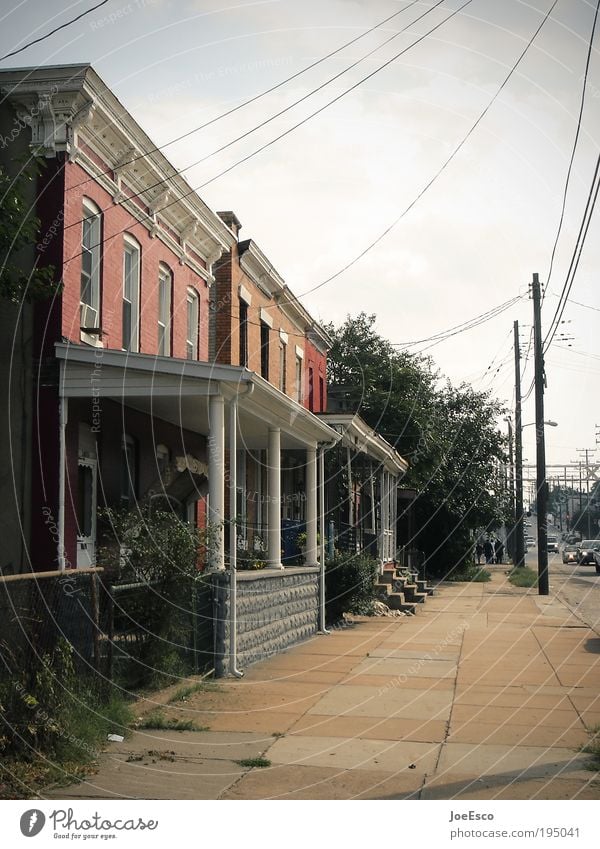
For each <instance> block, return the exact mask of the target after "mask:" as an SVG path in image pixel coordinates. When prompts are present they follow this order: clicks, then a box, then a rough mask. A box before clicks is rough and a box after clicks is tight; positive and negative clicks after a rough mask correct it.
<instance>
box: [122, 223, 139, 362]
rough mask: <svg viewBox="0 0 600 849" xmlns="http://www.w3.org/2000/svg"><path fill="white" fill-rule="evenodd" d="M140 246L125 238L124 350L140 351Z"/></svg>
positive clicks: (129, 238) (128, 237)
mask: <svg viewBox="0 0 600 849" xmlns="http://www.w3.org/2000/svg"><path fill="white" fill-rule="evenodd" d="M139 324H140V246H139V244H138V243H137V242H136V241H135V240H134V239H132V238H131V237H130V236H125V247H124V251H123V343H122V344H123V349H124V350H125V351H139V349H140V334H139Z"/></svg>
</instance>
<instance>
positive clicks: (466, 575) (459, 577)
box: [444, 563, 492, 584]
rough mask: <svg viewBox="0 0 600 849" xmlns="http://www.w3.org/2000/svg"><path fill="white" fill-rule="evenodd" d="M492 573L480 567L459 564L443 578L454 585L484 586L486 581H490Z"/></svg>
mask: <svg viewBox="0 0 600 849" xmlns="http://www.w3.org/2000/svg"><path fill="white" fill-rule="evenodd" d="M491 577H492V573H491V572H490V571H489V569H483V568H482V567H481V566H476V565H475V564H472V563H468V564H464V563H462V564H460V565H459V566H457V567H456V569H453V570H451V571H450V572H449V573H448V574H447V575H446V576H445V578H444V580H446V581H453V582H455V583H468V582H472V583H475V584H484V583H487V581H489V580H491Z"/></svg>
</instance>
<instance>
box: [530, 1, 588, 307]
mask: <svg viewBox="0 0 600 849" xmlns="http://www.w3.org/2000/svg"><path fill="white" fill-rule="evenodd" d="M599 10H600V0H598V3H597V4H596V11H595V13H594V20H593V23H592V29H591V32H590V41H589V44H588V52H587V58H586V61H585V70H584V73H583V85H582V88H581V103H580V105H579V116H578V118H577V130H576V132H575V138H574V140H573V147H572V150H571V158H570V159H569V167H568V169H567V176H566V179H565V188H564V192H563V198H562V206H561V210H560V219H559V222H558V229H557V231H556V238H555V239H554V245H553V246H552V256H551V257H550V268H549V270H548V275H547V277H546V287H547V286H549V285H550V279H551V277H552V270H553V268H554V256H555V254H556V248H557V246H558V240H559V238H560V234H561V231H562V225H563V220H564V217H565V207H566V204H567V194H568V191H569V182H570V179H571V171H572V168H573V161H574V159H575V152H576V150H577V143H578V141H579V133H580V131H581V121H582V118H583V109H584V106H585V94H586V89H587V78H588V71H589V67H590V60H591V56H592V44H593V41H594V33H595V31H596V21H597V20H598V11H599ZM546 287H544V292H543V293H542V304H543V303H544V298H545V297H546V292H545V289H546Z"/></svg>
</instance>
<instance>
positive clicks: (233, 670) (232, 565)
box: [229, 383, 254, 678]
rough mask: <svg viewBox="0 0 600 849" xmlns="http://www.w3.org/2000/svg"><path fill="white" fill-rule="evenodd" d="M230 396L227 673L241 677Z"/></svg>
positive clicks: (234, 418) (234, 413)
mask: <svg viewBox="0 0 600 849" xmlns="http://www.w3.org/2000/svg"><path fill="white" fill-rule="evenodd" d="M253 390H254V384H253V383H249V384H248V385H247V386H246V390H245V391H244V392H240V393H239V395H250V394H251V393H252V392H253ZM239 395H238V396H237V397H235V398H232V400H231V403H230V407H229V519H230V528H229V580H230V584H229V674H230V675H233V676H234V677H235V678H243V677H244V673H243V672H242V671H241V669H238V668H237V533H236V527H235V520H236V512H235V507H236V501H237V422H238V397H239Z"/></svg>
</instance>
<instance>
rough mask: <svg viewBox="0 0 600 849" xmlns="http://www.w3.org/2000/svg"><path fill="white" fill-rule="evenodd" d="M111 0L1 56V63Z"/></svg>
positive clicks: (106, 0)
mask: <svg viewBox="0 0 600 849" xmlns="http://www.w3.org/2000/svg"><path fill="white" fill-rule="evenodd" d="M108 2H109V0H102V2H101V3H96V5H95V6H92V7H91V9H88V10H87V11H86V12H82V13H81V14H80V15H77V17H76V18H72V19H71V20H70V21H67V22H66V23H64V24H61V25H60V26H59V27H56V28H55V29H53V30H51V31H50V32H47V33H46V35H42V36H40V37H39V38H34V39H33V41H28V42H27V44H24V45H23V47H19V48H18V49H17V50H13V51H12V52H11V53H5V54H4V56H0V62H2V61H3V60H4V59H9V58H10V57H11V56H16V55H17V53H22V52H23V50H27V48H28V47H32V46H33V45H34V44H39V43H40V42H41V41H45V40H46V39H47V38H50V36H51V35H54V34H55V33H57V32H59V31H60V30H61V29H66V28H67V27H70V26H71V25H72V24H74V23H77V21H80V20H81V19H82V18H85V16H86V15H89V14H90V12H94V11H95V10H96V9H99V8H100V6H106V4H107V3H108Z"/></svg>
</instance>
